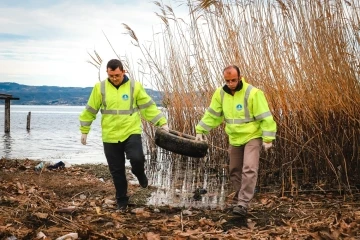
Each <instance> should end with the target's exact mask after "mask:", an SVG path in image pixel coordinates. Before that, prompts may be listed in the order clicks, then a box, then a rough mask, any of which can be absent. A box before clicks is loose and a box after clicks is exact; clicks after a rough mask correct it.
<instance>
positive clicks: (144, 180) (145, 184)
mask: <svg viewBox="0 0 360 240" xmlns="http://www.w3.org/2000/svg"><path fill="white" fill-rule="evenodd" d="M138 181H139V184H140V186H141V187H142V188H147V187H148V185H149V183H148V179H147V177H146V175H145V173H143V174H142V175H141V177H138Z"/></svg>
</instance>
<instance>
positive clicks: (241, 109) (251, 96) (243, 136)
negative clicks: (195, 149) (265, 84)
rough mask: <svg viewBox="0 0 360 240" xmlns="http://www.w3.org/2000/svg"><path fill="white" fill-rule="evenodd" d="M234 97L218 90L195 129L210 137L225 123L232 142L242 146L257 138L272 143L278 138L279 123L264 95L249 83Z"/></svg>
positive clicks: (221, 89)
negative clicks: (211, 131) (210, 134)
mask: <svg viewBox="0 0 360 240" xmlns="http://www.w3.org/2000/svg"><path fill="white" fill-rule="evenodd" d="M242 82H243V87H242V89H241V90H240V91H236V92H235V94H234V96H232V95H231V94H228V93H226V92H225V91H224V90H223V88H222V87H220V88H218V89H216V91H215V93H214V94H213V96H212V99H211V103H210V107H209V108H208V109H207V110H206V111H205V114H204V116H203V118H202V119H201V120H200V122H199V123H198V125H197V126H196V127H195V129H196V133H204V134H207V133H209V131H210V130H211V129H213V128H215V127H217V126H219V125H220V124H221V123H222V122H223V121H225V123H226V126H225V132H226V133H227V134H228V135H229V143H230V144H231V145H233V146H241V145H244V144H246V143H247V142H249V141H250V140H251V139H254V138H262V139H263V141H264V142H271V141H272V140H274V139H275V135H276V122H275V121H274V119H273V116H272V114H271V112H270V110H269V106H268V103H267V101H266V98H265V96H264V93H263V92H262V91H261V90H259V89H257V88H255V87H253V86H252V85H250V84H248V83H246V82H245V79H244V78H242Z"/></svg>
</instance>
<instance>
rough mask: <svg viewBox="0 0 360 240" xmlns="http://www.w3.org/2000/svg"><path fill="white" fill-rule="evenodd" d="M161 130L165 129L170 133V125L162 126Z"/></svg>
mask: <svg viewBox="0 0 360 240" xmlns="http://www.w3.org/2000/svg"><path fill="white" fill-rule="evenodd" d="M161 128H162V129H164V130H165V131H166V132H169V131H170V129H169V125H167V124H164V125H162V126H161Z"/></svg>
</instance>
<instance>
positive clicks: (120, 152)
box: [104, 134, 145, 204]
mask: <svg viewBox="0 0 360 240" xmlns="http://www.w3.org/2000/svg"><path fill="white" fill-rule="evenodd" d="M104 152H105V156H106V160H107V162H108V165H109V170H110V173H111V175H112V178H113V181H114V185H115V190H116V200H117V202H118V204H127V202H128V199H129V198H128V196H127V189H128V183H127V179H126V172H125V154H126V158H127V159H130V164H131V171H132V173H133V174H134V175H135V176H136V177H137V178H139V177H143V176H144V175H145V169H144V164H145V156H144V152H143V148H142V142H141V135H140V134H133V135H130V137H129V138H128V139H126V140H125V141H124V142H118V143H105V142H104Z"/></svg>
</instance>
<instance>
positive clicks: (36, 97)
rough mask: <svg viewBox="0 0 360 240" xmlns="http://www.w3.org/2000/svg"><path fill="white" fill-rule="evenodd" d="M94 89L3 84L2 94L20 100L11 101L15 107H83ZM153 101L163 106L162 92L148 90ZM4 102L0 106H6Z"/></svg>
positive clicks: (1, 84)
mask: <svg viewBox="0 0 360 240" xmlns="http://www.w3.org/2000/svg"><path fill="white" fill-rule="evenodd" d="M91 90H92V87H85V88H81V87H54V86H28V85H22V84H18V83H12V82H1V83H0V93H3V94H11V95H13V97H18V98H20V100H14V101H11V104H13V105H74V106H82V105H85V104H86V103H87V100H88V98H89V96H90V93H91ZM146 92H147V93H148V94H149V95H150V96H151V97H152V98H153V100H154V101H155V102H156V104H158V106H161V102H162V96H161V92H159V91H155V90H152V89H146ZM4 102H5V101H4V100H2V101H0V104H1V105H3V104H4Z"/></svg>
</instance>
